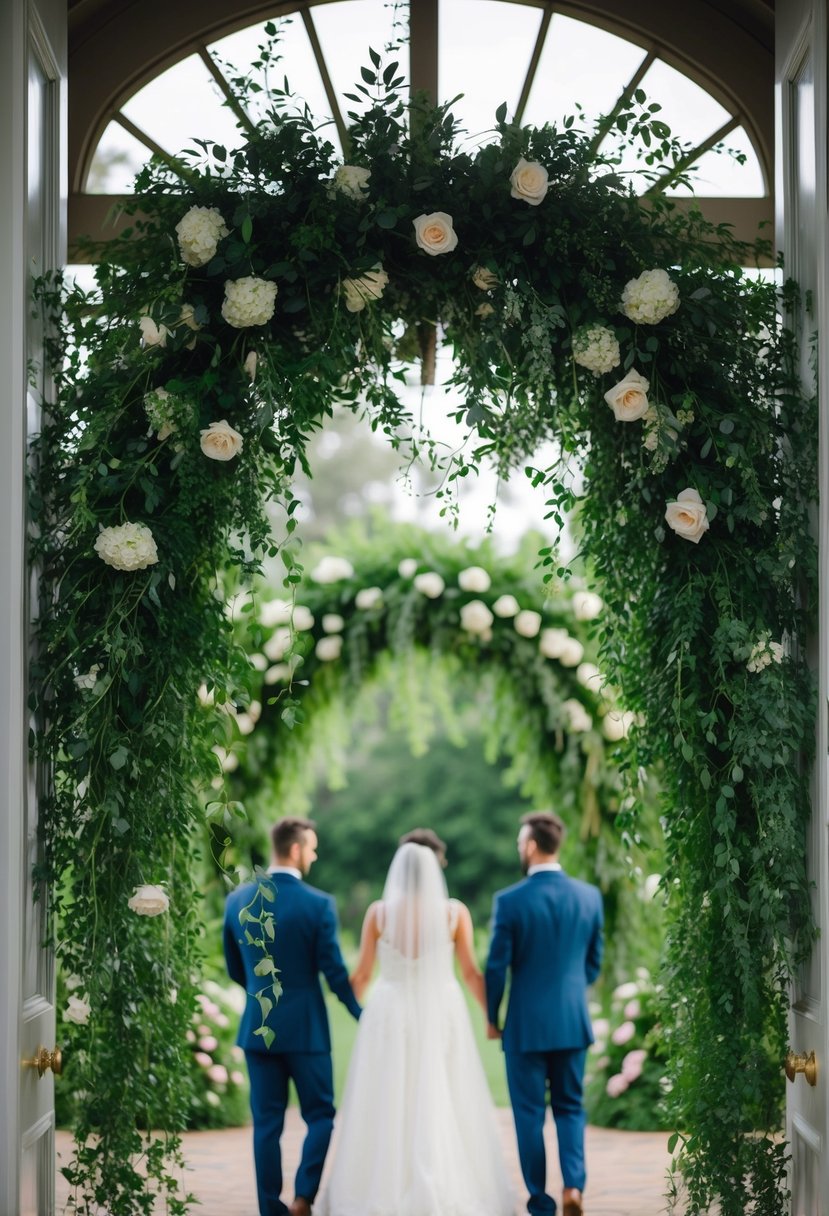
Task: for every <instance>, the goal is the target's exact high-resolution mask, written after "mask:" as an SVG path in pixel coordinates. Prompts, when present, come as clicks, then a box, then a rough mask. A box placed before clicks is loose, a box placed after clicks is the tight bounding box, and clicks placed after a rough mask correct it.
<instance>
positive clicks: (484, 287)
mask: <svg viewBox="0 0 829 1216" xmlns="http://www.w3.org/2000/svg"><path fill="white" fill-rule="evenodd" d="M472 282H473V283H474V284H475V286H476V287H479V288H480V289H481V291H492V289H493V287H497V286H498V276H497V274H495V273H493V271H491V270H490V269H489V268H488V267H487V266H476V267H475V269H474V270H473V271H472Z"/></svg>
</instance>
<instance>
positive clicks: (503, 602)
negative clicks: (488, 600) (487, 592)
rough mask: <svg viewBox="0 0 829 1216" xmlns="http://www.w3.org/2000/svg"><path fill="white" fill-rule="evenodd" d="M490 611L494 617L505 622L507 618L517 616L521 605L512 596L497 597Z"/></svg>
mask: <svg viewBox="0 0 829 1216" xmlns="http://www.w3.org/2000/svg"><path fill="white" fill-rule="evenodd" d="M492 611H493V612H494V613H495V615H496V616H500V617H501V618H502V619H504V620H505V619H506V618H507V617H511V616H517V615H518V613H519V612H520V611H521V605H520V604H519V603H518V600H517V599H516V598H515V596H514V595H499V596H498V598H497V600H496V601H495V603H494V604H493V605H492Z"/></svg>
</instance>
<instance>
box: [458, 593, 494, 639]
mask: <svg viewBox="0 0 829 1216" xmlns="http://www.w3.org/2000/svg"><path fill="white" fill-rule="evenodd" d="M493 620H494V617H493V615H492V613H491V612H490V610H489V608H488V607H487V606H486V604H485V603H484V602H483V600H470V601H469V603H468V604H464V605H463V606H462V608H461V628H462V629H464V630H465V631H466V632H467V633H474V634H477V635H479V636H480V635H483V634H487V633H489V631H490V629H491V627H492V622H493Z"/></svg>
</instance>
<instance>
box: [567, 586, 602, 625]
mask: <svg viewBox="0 0 829 1216" xmlns="http://www.w3.org/2000/svg"><path fill="white" fill-rule="evenodd" d="M603 607H604V603H603V601H602V597H601V596H600V595H596V594H595V593H594V592H593V591H577V592H576V593H575V595H574V596H573V616H574V617H575V618H576V620H577V621H595V619H596V617H597V616H599V614H600V613H601V611H602V608H603Z"/></svg>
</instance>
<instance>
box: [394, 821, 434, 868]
mask: <svg viewBox="0 0 829 1216" xmlns="http://www.w3.org/2000/svg"><path fill="white" fill-rule="evenodd" d="M397 843H398V844H399V845H403V844H422V845H425V846H426V848H427V849H431V850H432V852H433V853H435V854H436V855H437V859H438V861H439V862H440V864H441V865H442V866H445V865H446V843H445V841H443V840H441V838H440V836H438V834H437V832H433V831H432V829H431V828H412V830H411V832H407V833H406V835H405V836H401V837H400V839H399V841H398V842H397Z"/></svg>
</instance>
